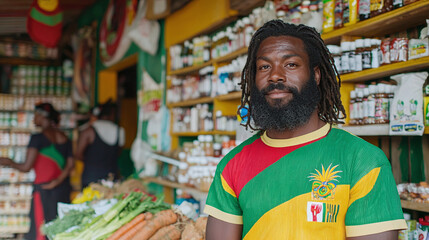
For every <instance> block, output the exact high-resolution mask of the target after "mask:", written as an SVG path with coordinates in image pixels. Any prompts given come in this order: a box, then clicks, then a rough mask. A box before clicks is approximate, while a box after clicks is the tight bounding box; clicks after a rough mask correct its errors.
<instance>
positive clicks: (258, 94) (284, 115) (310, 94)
mask: <svg viewBox="0 0 429 240" xmlns="http://www.w3.org/2000/svg"><path fill="white" fill-rule="evenodd" d="M274 89H279V90H288V91H290V92H291V93H292V99H291V100H290V101H289V102H288V103H286V104H282V100H283V99H276V100H275V101H274V104H273V105H271V104H270V103H268V101H267V99H266V98H265V94H266V93H268V92H270V91H272V90H274ZM319 101H320V93H319V89H318V88H317V84H316V81H315V79H314V74H311V77H310V79H309V80H308V81H307V82H306V83H305V85H304V86H303V88H302V90H301V92H299V91H298V89H296V88H294V87H288V86H286V85H284V84H283V83H272V84H270V85H269V86H268V87H266V88H264V89H261V90H260V91H259V90H258V89H257V88H256V87H253V88H252V90H251V92H250V102H251V104H250V106H251V110H252V111H251V117H252V118H253V120H254V122H255V124H256V126H258V127H260V128H261V129H263V130H276V131H284V130H293V129H296V128H297V127H300V126H303V125H304V124H306V123H307V122H308V120H309V119H310V116H311V114H312V113H313V112H314V111H315V110H316V108H317V105H318V103H319Z"/></svg>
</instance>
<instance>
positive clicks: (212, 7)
mask: <svg viewBox="0 0 429 240" xmlns="http://www.w3.org/2000/svg"><path fill="white" fill-rule="evenodd" d="M235 15H237V11H234V10H230V8H229V0H215V1H213V0H193V1H191V2H190V3H188V4H187V5H186V6H185V7H183V8H182V9H180V10H178V11H176V12H174V13H173V14H171V15H169V16H168V17H167V18H166V20H165V46H166V47H169V46H171V45H174V44H177V43H181V42H183V41H185V40H187V39H190V38H192V37H194V36H196V35H198V34H200V33H201V32H203V31H204V32H207V30H209V29H210V28H213V27H216V26H219V24H220V23H222V22H225V21H227V20H228V18H230V17H233V16H235ZM212 30H215V29H212Z"/></svg>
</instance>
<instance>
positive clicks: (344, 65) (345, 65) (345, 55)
mask: <svg viewBox="0 0 429 240" xmlns="http://www.w3.org/2000/svg"><path fill="white" fill-rule="evenodd" d="M349 49H350V43H349V42H341V52H342V54H341V73H348V72H350V64H349Z"/></svg>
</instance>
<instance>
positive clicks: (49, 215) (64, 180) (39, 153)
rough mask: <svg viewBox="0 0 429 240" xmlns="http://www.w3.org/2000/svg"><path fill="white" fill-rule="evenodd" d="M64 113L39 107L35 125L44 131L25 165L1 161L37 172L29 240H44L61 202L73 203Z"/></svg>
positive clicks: (36, 138) (36, 137) (29, 149)
mask: <svg viewBox="0 0 429 240" xmlns="http://www.w3.org/2000/svg"><path fill="white" fill-rule="evenodd" d="M59 121H60V114H59V112H57V111H56V110H55V109H54V107H53V106H52V105H51V104H49V103H41V104H38V105H36V107H35V114H34V124H35V125H36V126H37V127H40V128H41V129H42V132H41V133H38V134H33V135H31V138H30V143H29V144H28V146H27V155H26V160H25V162H24V163H15V162H14V161H12V160H11V159H9V158H0V165H3V166H9V167H12V168H15V169H17V170H19V171H22V172H28V171H30V170H31V169H34V172H35V175H36V178H35V180H34V185H33V200H32V202H31V210H30V219H31V225H30V231H29V233H27V235H26V236H25V239H35V240H44V239H46V238H45V237H44V236H43V235H42V234H41V232H40V226H41V225H42V224H43V222H49V221H51V220H53V219H55V218H56V216H57V203H58V202H65V203H69V202H70V192H71V186H70V182H69V179H68V177H69V174H70V171H71V170H72V168H73V165H74V164H73V157H72V156H73V153H72V143H71V141H70V140H69V139H68V138H67V136H66V135H65V134H64V133H63V132H62V131H60V130H59V129H58V128H57V127H58V123H59Z"/></svg>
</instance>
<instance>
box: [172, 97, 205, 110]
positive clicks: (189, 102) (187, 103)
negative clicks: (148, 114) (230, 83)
mask: <svg viewBox="0 0 429 240" xmlns="http://www.w3.org/2000/svg"><path fill="white" fill-rule="evenodd" d="M211 102H213V98H212V97H203V98H197V99H190V100H186V101H181V102H177V103H168V104H167V107H168V108H175V107H189V106H193V105H197V104H201V103H211Z"/></svg>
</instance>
